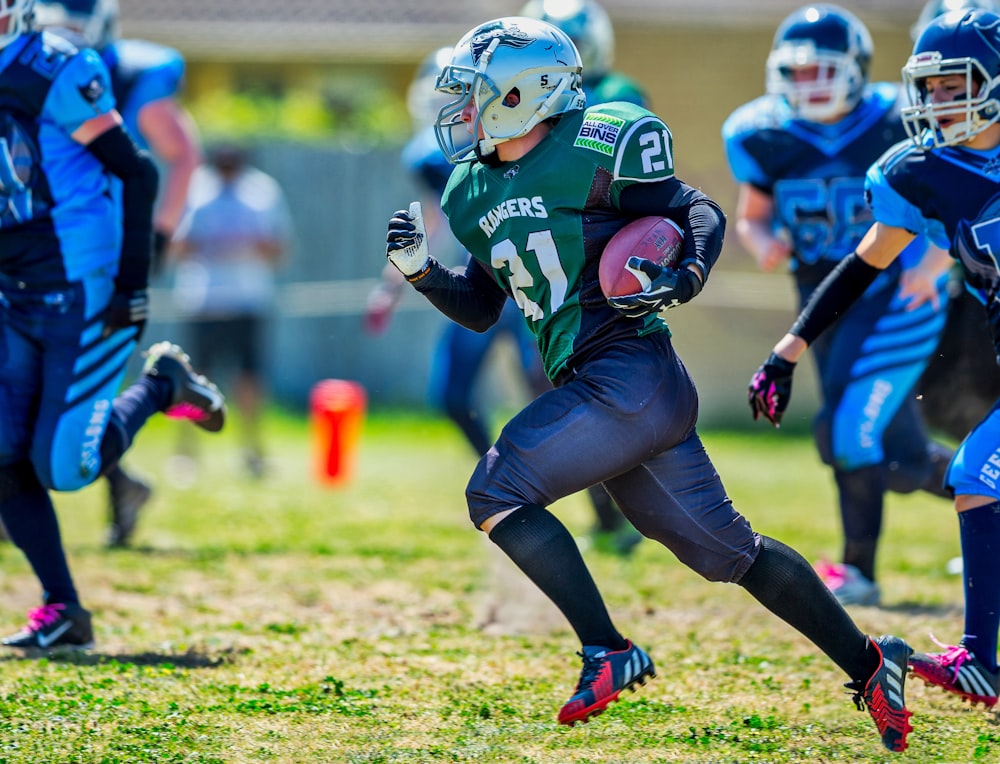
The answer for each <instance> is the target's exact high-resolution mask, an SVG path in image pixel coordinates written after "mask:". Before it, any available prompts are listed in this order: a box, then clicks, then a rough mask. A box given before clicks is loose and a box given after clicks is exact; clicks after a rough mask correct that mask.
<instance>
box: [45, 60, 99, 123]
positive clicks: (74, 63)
mask: <svg viewBox="0 0 1000 764" xmlns="http://www.w3.org/2000/svg"><path fill="white" fill-rule="evenodd" d="M114 108H115V97H114V95H113V94H112V92H111V76H110V75H109V74H108V69H107V67H106V66H105V65H104V62H103V61H102V60H101V58H100V56H98V55H97V53H96V52H95V51H93V50H91V49H90V48H84V49H82V50H81V51H80V52H79V53H78V54H77V55H75V56H73V57H72V58H70V59H69V61H67V63H66V66H64V67H63V69H62V71H60V72H59V75H58V76H57V77H56V79H55V80H54V81H53V83H52V88H51V89H50V90H49V94H48V96H47V98H46V99H45V105H44V106H43V108H42V118H43V120H46V121H49V122H52V123H54V124H56V125H58V126H59V127H60V128H61V129H62V130H63V131H65V132H66V133H73V132H75V131H76V130H77V129H78V128H79V127H80V125H82V124H83V123H84V122H86V121H87V120H90V119H93V118H94V117H98V116H100V115H101V114H106V113H108V112H109V111H112V110H114Z"/></svg>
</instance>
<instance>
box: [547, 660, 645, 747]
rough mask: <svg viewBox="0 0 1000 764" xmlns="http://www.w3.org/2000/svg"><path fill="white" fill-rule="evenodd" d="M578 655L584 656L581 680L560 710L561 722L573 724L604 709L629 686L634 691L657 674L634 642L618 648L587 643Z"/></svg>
mask: <svg viewBox="0 0 1000 764" xmlns="http://www.w3.org/2000/svg"><path fill="white" fill-rule="evenodd" d="M577 655H579V656H580V657H581V658H583V671H582V672H581V673H580V681H579V683H577V685H576V691H575V692H574V693H573V697H571V698H570V699H569V700H568V701H566V705H564V706H563V707H562V708H561V709H560V710H559V723H560V724H568V725H570V726H571V727H572V726H573V725H574V724H576V723H577V722H586V721H588V720H589V719H590V717H591V716H597V715H598V714H600V713H602V712H603V711H604V709H605V708H607V707H608V704H609V703H612V702H613V701H616V700H618V696H619V695H620V694H621V691H622V690H624V689H625V688H626V687H627V688H629V689H630V690H632V691H633V692H635V685H636V683H638V684H646V678H647V677H649V678H652V677H655V676H656V671H655V669H654V668H653V661H652V660H650V657H649V656H648V655H646V653H645V652H643V651H642V650H641V649H640V648H638V647H636V646H635V645H633V644H632V643H631V642H629V643H628V646H627V647H626V648H625V649H624V650H616V651H611V650H608V648H606V647H598V646H590V645H584V646H583V650H582V651H581V652H579V653H577Z"/></svg>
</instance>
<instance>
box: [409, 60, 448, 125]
mask: <svg viewBox="0 0 1000 764" xmlns="http://www.w3.org/2000/svg"><path fill="white" fill-rule="evenodd" d="M451 52H452V48H451V47H450V46H446V47H444V48H438V49H437V50H433V51H431V52H430V53H428V54H427V55H426V56H425V57H424V60H423V61H421V62H420V66H418V67H417V71H416V73H415V74H414V75H413V79H412V80H411V81H410V86H409V88H408V89H407V91H406V108H407V110H408V111H409V112H410V117H411V118H412V119H413V127H414V128H416V129H419V128H421V127H427V126H428V125H432V124H434V120H435V118H436V117H437V114H438V112H439V111H440V110H441V107H442V106H444V105H445V103H447V102H448V97H447V96H446V95H444V94H443V93H439V92H437V91H436V90H435V89H434V86H435V85H436V84H437V78H438V75H439V74H440V73H441V70H442V69H444V68H445V67H446V66H447V65H448V62H449V61H451Z"/></svg>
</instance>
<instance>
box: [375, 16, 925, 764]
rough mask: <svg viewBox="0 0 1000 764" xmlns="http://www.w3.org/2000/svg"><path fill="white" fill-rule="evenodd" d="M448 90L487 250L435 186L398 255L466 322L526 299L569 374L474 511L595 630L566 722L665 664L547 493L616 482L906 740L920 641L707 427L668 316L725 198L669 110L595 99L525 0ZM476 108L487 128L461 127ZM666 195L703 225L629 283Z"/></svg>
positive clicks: (395, 242) (710, 258)
mask: <svg viewBox="0 0 1000 764" xmlns="http://www.w3.org/2000/svg"><path fill="white" fill-rule="evenodd" d="M438 90H440V91H441V92H443V93H447V94H450V95H451V97H452V99H453V100H452V102H451V103H449V104H447V105H446V106H444V107H443V108H442V109H441V111H440V113H439V117H438V123H437V124H438V138H439V141H440V142H441V146H442V150H443V151H444V152H445V154H446V155H447V156H449V157H450V159H451V161H453V162H455V163H456V164H457V167H456V168H455V170H454V171H453V173H452V176H451V178H450V179H449V181H448V186H447V188H446V190H445V195H444V197H443V202H442V208H443V210H444V211H445V213H446V214H447V216H448V220H449V224H450V226H451V228H452V231H453V233H454V234H455V236H456V237H457V238H458V240H459V241H460V242H461V243H462V245H463V246H464V247H465V248H466V249H467V250H468V251H469V253H470V254H471V257H472V260H471V261H470V263H469V266H468V268H466V269H465V271H464V272H462V273H459V272H456V271H453V270H450V269H448V268H446V267H444V266H442V265H440V264H439V263H438V262H437V261H436V260H435V259H434V258H432V257H431V255H430V252H429V249H428V245H427V236H426V233H425V229H424V225H423V220H422V215H421V211H420V205H419V204H418V203H414V204H412V205H411V206H410V210H409V211H406V210H402V211H399V212H397V213H396V214H395V215H394V216H393V218H392V219H391V220H390V222H389V231H388V235H387V247H386V254H387V257H388V258H389V261H390V262H391V263H393V265H394V266H395V267H397V268H398V269H399V270H400V272H401V273H402V274H403V275H404V277H405V278H406V280H407V281H408V282H410V283H411V284H413V286H414V287H415V288H416V289H417V291H419V292H420V293H421V294H423V295H424V296H425V297H426V298H427V299H428V300H429V301H430V302H431V303H432V304H433V305H434V306H435V307H437V308H438V309H439V310H440V311H442V312H443V313H444V314H445V315H447V316H448V317H449V318H451V319H452V320H454V321H457V322H460V323H462V324H463V325H465V326H467V327H469V328H471V329H473V330H477V331H483V330H485V329H487V328H489V326H490V325H491V324H492V323H494V322H495V321H496V320H497V318H498V317H499V315H500V313H501V311H502V309H503V305H504V304H505V302H507V301H509V300H513V301H515V302H516V303H517V305H518V307H519V308H520V309H521V312H522V313H523V314H524V316H525V321H526V322H527V324H528V326H529V328H530V329H531V330H532V333H533V334H535V336H536V337H537V340H538V346H539V349H540V351H541V354H542V359H543V363H544V365H545V368H546V373H547V374H548V376H549V378H550V379H551V380H552V382H553V384H554V388H553V389H552V390H550V391H548V392H546V393H545V394H543V395H541V396H539V397H538V398H536V399H534V400H533V401H531V402H530V403H528V405H527V406H526V407H525V408H524V409H523V410H522V411H521V412H520V413H519V414H517V415H516V416H515V417H514V418H513V419H512V420H511V421H510V422H509V423H508V424H507V425H506V426H505V427H504V428H503V431H502V432H501V434H500V437H499V438H498V440H497V441H496V442H495V443H494V444H493V446H492V447H491V448H490V450H489V451H488V452H487V453H486V455H485V456H484V457H483V458H482V459H481V460H480V461H479V464H478V465H477V467H476V469H475V471H474V473H473V475H472V477H471V479H470V481H469V485H468V487H467V489H466V499H467V501H468V504H469V512H470V516H471V519H472V521H473V523H474V524H475V526H476V527H478V528H480V529H481V530H483V531H485V532H486V533H488V534H489V538H490V540H491V541H492V542H493V543H495V544H496V545H497V546H498V547H499V548H500V549H501V550H503V552H504V553H505V554H506V555H507V556H508V557H510V558H511V560H512V561H513V562H514V563H515V564H516V565H517V566H518V567H519V568H520V569H521V570H522V571H523V572H524V573H525V575H527V577H528V578H529V579H531V580H532V581H533V582H534V583H535V584H536V585H537V586H538V587H539V588H540V589H541V590H542V591H543V592H544V593H545V595H546V596H547V597H548V598H549V599H551V600H552V602H553V603H555V604H556V605H557V606H558V607H559V609H560V610H561V611H562V613H563V614H564V615H565V616H566V618H567V620H568V621H569V623H570V625H571V626H572V628H573V629H574V631H575V632H576V635H577V637H578V638H579V640H580V643H581V644H582V649H581V652H580V655H581V656H582V657H583V670H582V672H581V675H580V680H579V682H578V684H577V687H576V690H575V691H574V693H573V695H572V696H571V697H570V699H569V700H568V701H567V703H566V704H565V705H564V706H563V707H562V709H561V711H560V712H559V716H558V718H559V721H560V722H561V723H563V724H574V723H576V722H578V721H584V720H586V719H588V718H589V717H590V716H592V715H594V714H596V713H600V712H601V711H602V710H603V709H604V708H605V707H606V706H607V705H608V704H609V703H610V702H612V701H613V700H615V699H616V698H617V697H618V695H619V693H620V692H622V691H623V690H624V689H625V688H626V687H632V686H633V685H635V684H636V683H641V682H643V681H644V680H645V679H646V678H647V677H649V676H652V675H653V663H652V661H651V659H650V658H649V656H648V655H646V653H645V652H644V651H643V650H642V649H641V648H640V647H638V646H637V645H635V644H633V643H632V642H630V641H629V640H628V639H626V638H625V637H624V636H622V634H621V633H620V632H619V631H618V629H617V628H616V626H615V624H614V623H613V622H612V620H611V618H610V616H609V614H608V611H607V609H606V607H605V605H604V602H603V599H602V597H601V594H600V592H599V591H598V589H597V587H596V585H595V583H594V581H593V579H592V578H591V575H590V572H589V571H588V569H587V566H586V564H585V562H584V560H583V558H582V556H581V554H580V551H579V549H578V548H577V545H576V543H575V542H574V540H573V537H572V536H571V534H570V533H569V532H568V530H567V529H566V527H565V526H564V525H563V524H562V523H561V522H560V521H559V520H558V519H557V518H556V517H555V515H553V514H552V513H551V512H549V510H548V509H547V508H546V507H547V506H548V505H550V504H551V503H552V502H553V501H556V500H557V499H559V498H561V497H563V496H567V495H569V494H571V493H574V492H575V491H579V490H580V489H582V488H585V487H587V486H590V485H594V484H596V483H602V484H603V485H604V486H605V488H606V489H607V490H608V492H609V493H610V494H611V495H612V497H613V498H614V499H615V501H616V502H617V504H618V506H619V507H620V508H621V510H622V512H623V513H624V514H625V516H626V517H627V518H628V520H629V521H630V522H631V523H632V524H633V525H634V526H635V527H636V528H638V529H639V530H640V531H641V532H642V533H643V535H645V536H647V537H648V538H650V539H653V540H655V541H657V542H659V543H661V544H662V545H664V546H666V547H667V548H668V549H669V550H670V551H671V552H673V553H674V554H675V555H676V556H677V558H678V559H680V560H681V561H682V562H683V563H685V564H686V565H688V566H689V567H691V568H692V569H693V570H694V571H696V572H697V573H699V574H700V575H702V576H703V577H705V578H706V579H708V580H712V581H724V582H731V583H737V584H739V585H740V586H742V587H743V588H745V589H746V590H747V591H748V592H749V593H750V594H751V595H752V596H753V597H755V598H756V599H757V600H758V601H760V602H761V603H762V604H763V605H764V606H765V607H766V608H767V609H769V610H771V611H772V612H773V613H775V614H776V615H778V616H779V617H780V618H782V619H783V620H785V621H786V622H787V623H789V624H790V625H792V626H793V627H794V628H796V629H798V630H799V631H800V632H801V633H803V634H804V635H806V636H807V637H808V638H809V639H811V640H812V641H813V642H814V643H815V644H816V645H817V646H818V647H819V648H820V649H821V650H822V651H823V652H824V653H826V654H827V655H828V656H829V657H830V658H831V659H832V660H833V661H834V662H835V663H836V664H837V665H838V666H839V667H841V668H842V669H843V670H844V671H845V673H846V674H847V675H848V676H849V677H850V679H851V682H850V684H849V687H850V688H851V689H852V690H853V691H854V693H855V695H854V698H855V701H856V702H857V703H858V707H859V708H864V707H865V706H866V705H867V708H868V711H869V713H870V714H871V716H872V718H873V720H874V721H875V723H876V726H877V728H878V731H879V734H880V736H881V738H882V742H883V744H884V745H885V746H886V747H887V748H889V749H890V750H893V751H901V750H903V749H905V748H906V736H907V734H908V733H909V732H910V730H911V727H910V724H909V715H910V714H909V711H907V710H906V707H905V702H904V695H903V690H904V682H905V664H906V660H907V657H908V656H909V654H910V648H909V647H908V646H907V645H906V643H905V642H903V641H902V640H901V639H899V638H898V637H890V636H884V637H878V638H877V639H872V638H869V637H867V636H865V635H864V634H863V633H861V632H860V631H859V630H858V628H857V626H856V625H855V624H854V623H853V621H852V620H851V618H850V616H849V615H848V614H847V613H846V612H845V611H844V609H843V607H842V606H841V605H840V604H839V603H838V602H837V600H836V598H835V597H834V596H833V595H832V594H831V593H830V591H829V590H828V589H827V588H826V587H825V586H824V585H823V582H822V581H821V580H820V579H819V577H818V576H817V575H816V572H815V571H814V570H813V569H812V568H811V567H810V565H809V563H808V562H806V560H805V559H803V558H802V556H801V555H799V554H798V553H796V552H795V551H794V550H792V549H790V548H789V547H787V546H785V545H784V544H782V543H781V542H779V541H776V540H774V539H771V538H768V537H765V536H762V535H760V534H758V533H756V532H754V531H753V529H752V528H751V527H750V524H749V522H748V521H747V520H746V519H745V518H744V517H743V516H742V515H740V514H739V513H738V512H737V511H736V509H735V508H734V507H733V505H732V502H731V501H730V499H729V498H728V496H727V495H726V491H725V488H724V487H723V485H722V482H721V480H720V479H719V476H718V474H717V473H716V471H715V468H714V466H713V465H712V463H711V461H710V460H709V458H708V455H707V454H706V452H705V449H704V447H703V445H702V443H701V440H700V438H699V436H698V433H697V431H696V429H695V423H696V420H697V411H698V404H697V392H696V391H695V388H694V384H693V382H692V381H691V378H690V377H689V376H688V374H687V372H686V370H685V369H684V366H683V364H682V363H681V361H680V359H679V358H678V357H677V355H676V354H675V352H674V350H673V346H672V343H671V339H670V331H669V329H668V327H667V325H666V323H665V320H664V319H665V315H666V313H667V310H668V309H669V308H672V307H675V306H677V305H681V304H683V303H685V302H687V301H689V300H691V299H692V298H694V297H695V296H697V294H698V293H699V292H700V290H701V288H702V284H703V283H704V282H705V279H706V278H707V277H708V275H709V271H710V269H711V267H712V265H713V264H714V262H715V260H716V259H717V258H718V256H719V254H720V252H721V250H722V242H723V236H724V229H725V216H724V215H723V213H722V210H721V209H720V208H719V206H718V205H717V204H716V203H715V202H714V201H712V200H711V199H709V198H708V197H707V196H705V195H704V194H703V193H701V192H700V191H698V190H697V189H695V188H692V187H691V186H688V185H687V184H685V183H683V182H682V181H680V180H679V179H678V178H677V177H676V176H675V175H674V150H673V139H672V136H671V134H670V130H669V129H668V128H667V126H666V124H664V123H663V121H662V120H660V118H659V117H657V116H656V115H654V114H652V113H651V112H649V111H647V110H646V109H643V108H641V107H639V106H635V105H633V104H628V103H624V102H613V103H610V104H603V105H598V106H591V107H585V97H584V94H583V90H582V87H581V64H580V58H579V55H578V54H577V52H576V49H575V48H574V46H573V43H572V41H571V40H570V38H569V37H568V36H567V35H566V34H565V33H564V32H562V31H560V30H559V29H558V28H556V27H554V26H552V25H550V24H547V23H545V22H542V21H538V20H535V19H529V18H523V17H512V18H504V19H497V20H494V21H491V22H487V23H485V24H482V25H480V26H479V27H476V28H475V29H473V30H471V31H470V32H469V33H467V34H466V35H465V36H464V37H463V38H462V40H460V41H459V43H458V45H457V46H456V47H455V51H454V54H453V57H452V60H451V62H450V63H449V65H448V66H446V67H445V68H444V69H443V70H442V72H441V74H440V76H439V78H438ZM463 125H464V126H466V127H467V134H468V135H471V136H473V138H474V142H473V146H472V148H463V147H460V146H456V145H455V141H454V140H453V137H454V133H453V129H454V128H455V127H456V126H463ZM647 215H663V216H666V217H669V218H670V219H672V220H674V221H675V222H676V223H677V224H678V225H679V226H681V227H682V228H683V230H684V234H685V237H684V238H685V242H684V252H685V259H684V260H683V261H682V263H681V264H680V267H679V268H678V269H676V270H674V269H665V268H660V267H659V266H656V265H654V264H653V263H651V262H648V261H643V260H638V259H636V260H635V261H633V262H631V263H630V267H631V268H632V269H633V271H634V272H635V273H636V274H638V275H639V276H641V278H642V279H643V280H644V281H645V282H646V284H648V286H647V288H646V289H645V290H644V291H643V292H640V293H637V294H633V295H625V296H621V297H615V298H613V299H612V300H610V301H609V300H607V299H605V297H604V296H603V294H602V293H601V291H600V284H599V282H598V275H597V273H598V263H599V260H600V256H601V252H602V250H603V248H604V246H605V245H606V243H607V242H608V240H609V239H610V238H611V236H612V235H613V234H614V233H615V232H616V231H618V230H620V229H621V228H622V226H624V225H625V224H627V223H628V222H629V221H630V220H632V219H634V218H637V217H643V216H647Z"/></svg>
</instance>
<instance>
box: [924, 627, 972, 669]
mask: <svg viewBox="0 0 1000 764" xmlns="http://www.w3.org/2000/svg"><path fill="white" fill-rule="evenodd" d="M930 637H931V642H933V643H934V644H935V645H937V646H938V647H940V648H941V649H942V650H943V651H944V652H942V653H938V654H934V655H931V656H930V657H932V658H934V659H935V662H936V663H938V664H939V665H940V666H942V667H946V668H953V669H954V670H955V671H958V670H959V669H960V668H962V664H963V663H965V662H966V661H967V660H969V651H968V650H967V649H966V648H965V647H963V646H962V645H946V644H944V643H943V642H939V641H938V639H937V637H935V636H934V635H933V634H931V635H930Z"/></svg>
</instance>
